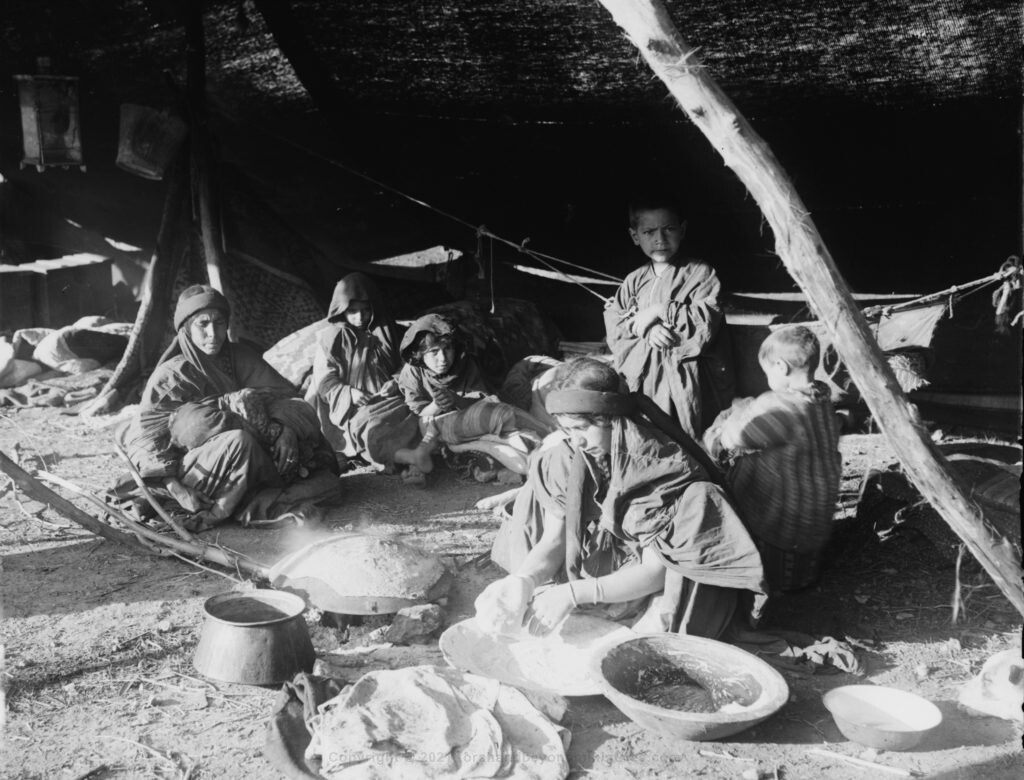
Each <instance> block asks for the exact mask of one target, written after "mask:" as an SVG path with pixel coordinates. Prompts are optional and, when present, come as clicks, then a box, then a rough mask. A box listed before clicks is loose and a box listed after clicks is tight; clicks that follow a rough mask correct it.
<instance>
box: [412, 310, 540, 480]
mask: <svg viewBox="0 0 1024 780" xmlns="http://www.w3.org/2000/svg"><path fill="white" fill-rule="evenodd" d="M401 355H402V358H403V359H404V360H405V362H406V364H405V366H404V367H403V368H402V371H401V373H400V374H399V376H398V385H399V387H400V388H401V390H402V393H403V394H404V395H405V403H406V405H407V406H408V407H409V408H410V409H411V410H412V411H413V413H414V414H417V415H419V420H420V433H421V434H422V437H423V438H422V439H421V440H420V443H419V444H418V445H417V446H416V447H414V448H402V449H399V450H398V451H397V452H395V455H394V460H395V463H405V464H408V465H409V467H410V468H409V471H408V472H406V475H405V476H406V479H407V481H410V482H421V481H422V475H423V474H426V473H428V472H430V471H432V470H433V468H434V464H433V455H434V453H435V452H437V451H438V449H440V447H441V445H442V444H446V445H448V446H449V448H451V449H455V450H459V449H464V448H470V449H477V450H479V451H481V452H484V453H485V454H488V455H490V456H491V457H494V458H495V459H496V460H498V461H499V462H501V464H502V465H503V466H505V468H508V469H510V470H511V471H514V472H516V473H518V474H524V473H525V472H526V455H527V454H528V452H529V450H530V448H531V444H532V443H537V442H539V441H540V435H539V434H538V432H535V431H533V430H530V428H531V426H530V424H529V421H528V420H527V419H526V417H528V416H524V415H521V414H518V413H517V410H516V409H515V408H514V407H512V406H510V405H509V404H506V403H502V402H500V401H499V400H498V399H497V396H495V395H493V394H492V393H491V392H490V388H488V387H487V385H486V383H485V382H484V378H483V375H482V374H481V373H480V369H479V367H478V366H477V364H476V362H475V361H474V360H473V358H472V357H471V356H470V355H469V354H467V352H466V349H465V347H464V346H463V344H462V341H461V339H460V338H459V335H458V332H457V331H456V329H455V327H454V326H453V325H452V324H451V322H449V321H448V320H447V319H445V318H444V317H443V316H441V315H440V314H427V315H424V316H423V317H420V318H419V319H418V320H416V321H415V322H414V323H413V324H412V325H411V326H410V327H409V330H408V331H406V334H405V336H404V337H403V338H402V346H401Z"/></svg>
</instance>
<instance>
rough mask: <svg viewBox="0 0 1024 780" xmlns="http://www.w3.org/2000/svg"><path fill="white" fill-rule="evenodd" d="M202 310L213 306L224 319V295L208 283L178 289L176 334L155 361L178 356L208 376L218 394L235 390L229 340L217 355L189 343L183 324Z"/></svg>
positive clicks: (227, 310) (189, 337)
mask: <svg viewBox="0 0 1024 780" xmlns="http://www.w3.org/2000/svg"><path fill="white" fill-rule="evenodd" d="M203 309H217V310H218V311H220V312H223V314H224V317H225V318H226V317H228V316H229V315H230V311H231V310H230V307H229V306H228V300H227V298H225V297H224V294H223V293H221V292H218V291H217V290H215V289H213V288H212V287H210V285H208V284H193V285H191V286H190V287H186V288H185V289H184V290H182V291H181V294H180V295H179V296H178V303H177V305H176V306H175V308H174V327H175V329H176V330H177V331H178V333H177V336H176V337H175V338H174V340H173V341H171V343H170V345H169V346H168V347H167V349H166V350H165V351H164V354H163V355H161V356H160V360H159V361H158V362H159V363H164V362H165V361H168V360H170V359H171V358H174V357H176V356H178V355H182V356H184V358H185V362H187V363H191V364H192V365H193V366H195V367H196V368H197V369H198V370H199V371H201V372H202V373H203V374H205V375H206V376H207V378H209V379H210V381H211V382H212V383H213V384H214V386H215V387H216V388H217V391H218V393H227V392H230V391H232V390H235V389H236V386H237V383H236V382H235V379H234V367H233V361H232V357H231V342H230V341H225V342H224V346H223V347H222V348H221V350H220V353H219V354H217V355H212V356H211V355H205V354H203V352H202V350H200V349H198V348H196V346H195V344H193V343H192V336H191V335H190V334H189V332H188V328H187V327H186V326H187V325H188V321H189V319H190V318H191V317H193V316H194V315H195V314H196V313H198V312H200V311H202V310H203Z"/></svg>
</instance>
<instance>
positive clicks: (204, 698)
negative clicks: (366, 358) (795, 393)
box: [0, 409, 1024, 780]
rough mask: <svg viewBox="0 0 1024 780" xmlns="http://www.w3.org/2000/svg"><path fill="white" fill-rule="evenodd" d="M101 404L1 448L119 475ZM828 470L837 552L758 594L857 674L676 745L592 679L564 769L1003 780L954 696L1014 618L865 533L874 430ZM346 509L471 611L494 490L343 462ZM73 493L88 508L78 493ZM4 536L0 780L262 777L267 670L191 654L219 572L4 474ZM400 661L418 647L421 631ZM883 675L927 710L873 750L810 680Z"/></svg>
mask: <svg viewBox="0 0 1024 780" xmlns="http://www.w3.org/2000/svg"><path fill="white" fill-rule="evenodd" d="M106 423H108V421H103V420H94V421H87V420H83V419H80V418H77V417H74V416H68V415H62V414H60V412H59V410H54V409H46V410H39V409H32V410H21V411H11V410H7V411H4V412H2V413H0V450H2V451H3V452H4V453H6V454H8V455H9V456H12V457H13V456H14V455H15V453H16V452H17V453H18V457H19V458H20V460H21V462H22V463H23V464H25V465H26V467H28V468H42V467H43V465H45V469H46V470H48V471H51V472H53V473H55V474H58V475H60V476H63V477H65V478H67V479H70V480H72V481H74V482H75V483H77V484H79V485H82V486H85V487H88V488H90V489H94V490H97V491H99V490H102V489H103V488H105V487H106V486H107V485H109V484H110V483H111V482H112V480H113V479H114V477H115V475H116V474H118V473H119V472H120V471H121V467H120V462H119V460H118V459H117V457H116V455H115V454H114V453H113V450H112V447H111V444H110V435H109V432H110V427H109V424H106ZM843 454H844V462H845V482H844V491H843V496H842V508H841V511H840V514H839V517H838V523H839V526H838V532H837V537H836V541H835V544H834V550H833V560H832V563H831V565H830V568H829V569H828V571H827V573H826V575H825V576H824V578H823V580H822V582H821V584H820V586H818V587H815V588H812V589H810V590H808V591H806V592H802V593H798V594H791V595H789V596H788V597H786V598H785V599H784V600H782V601H778V602H775V603H774V604H773V605H772V607H771V608H770V611H769V614H768V622H769V623H770V624H772V625H775V626H778V627H784V628H789V629H796V630H800V631H804V632H807V633H811V634H814V635H816V636H823V635H830V636H835V637H839V638H843V637H850V638H853V639H856V640H858V641H860V642H862V643H864V644H865V646H867V647H870V648H871V649H870V650H864V651H862V652H861V660H862V661H863V662H864V664H865V665H866V674H865V675H864V676H863V677H854V676H851V675H847V674H842V673H837V674H829V675H813V676H806V675H795V674H791V673H790V674H787V675H786V680H787V682H788V684H789V687H790V691H791V696H790V700H789V702H788V703H787V704H786V705H785V706H784V707H783V708H782V709H781V710H780V711H779V712H778V713H777V714H776V715H774V716H773V717H771V718H770V719H769V720H767V721H765V722H764V723H762V724H761V725H759V726H757V727H755V728H752V729H749V730H747V731H745V732H742V733H740V734H738V735H736V736H734V737H730V738H727V739H726V740H724V741H719V742H710V743H707V742H705V743H698V742H673V741H670V740H668V739H666V738H662V737H660V736H656V735H654V734H652V733H649V732H648V731H645V730H644V729H643V728H642V727H640V726H638V725H636V724H634V723H633V722H632V721H630V720H629V719H628V718H626V717H625V716H624V715H622V714H621V713H620V712H619V711H618V710H617V709H615V708H614V707H613V706H612V705H611V704H610V703H609V702H607V701H606V700H604V699H603V698H601V697H596V696H595V697H584V698H573V699H570V700H569V705H570V706H569V710H568V713H567V715H566V719H565V724H566V725H567V726H568V727H569V728H570V729H571V732H572V743H571V746H570V748H569V752H568V755H569V763H570V766H571V768H572V774H571V777H574V778H583V777H607V778H622V777H692V776H702V777H709V778H718V777H735V778H740V777H744V778H748V777H753V776H754V775H755V774H758V773H759V774H760V777H769V778H770V777H779V778H782V777H785V778H794V779H795V778H820V777H830V778H851V779H852V778H862V777H871V776H872V775H876V776H879V777H881V776H897V774H898V773H892V774H890V773H887V772H882V771H880V770H878V769H870V768H863V767H858V766H853V765H850V764H847V763H845V762H842V761H841V760H839V759H838V758H834V757H823V756H821V755H818V754H814V753H812V752H810V751H811V750H812V749H815V748H819V749H820V748H825V749H827V750H830V751H833V752H834V753H837V754H841V755H842V756H850V757H860V758H862V759H868V760H872V761H875V762H877V763H880V764H883V765H885V766H886V767H890V768H895V769H900V770H906V771H905V772H903V774H904V776H908V774H909V773H915V774H916V773H922V774H923V775H927V776H928V777H933V778H971V779H972V780H975V779H976V778H1014V779H1015V778H1018V777H1020V776H1021V772H1022V768H1024V759H1022V753H1021V744H1022V743H1021V730H1020V729H1019V728H1018V727H1017V726H1015V725H1012V724H1011V723H1009V722H1007V721H1003V720H999V719H996V718H992V717H970V716H968V715H967V714H965V713H963V712H962V711H960V710H959V709H958V707H957V704H956V700H957V693H958V690H959V688H960V687H961V686H962V685H963V683H964V682H966V681H967V680H968V679H969V678H970V677H971V676H972V675H974V674H975V673H976V672H977V671H978V669H979V668H980V666H981V664H982V663H983V662H984V661H985V659H987V658H988V657H989V656H990V655H991V654H993V653H994V652H996V651H998V650H1002V649H1005V648H1009V647H1013V646H1017V647H1019V642H1020V630H1021V622H1020V616H1019V615H1017V614H1016V612H1015V611H1014V610H1013V608H1012V607H1011V606H1010V604H1009V603H1008V602H1007V601H1006V599H1005V598H1004V597H1003V596H1002V595H1001V594H1000V593H999V591H998V590H997V589H996V588H995V586H993V585H992V584H991V582H990V581H989V580H988V579H987V578H986V577H985V576H984V575H983V574H982V573H980V570H979V568H978V567H977V565H975V564H974V563H973V561H965V563H964V565H963V566H962V567H961V569H960V571H959V583H960V596H961V598H962V600H963V606H962V608H961V610H960V613H959V617H958V619H957V621H956V622H954V621H953V617H952V609H951V603H952V601H953V598H954V593H955V592H956V588H957V582H958V574H957V570H956V567H955V565H954V563H953V562H952V561H951V560H949V559H948V558H946V557H943V556H941V555H939V554H938V552H937V550H936V549H935V548H934V547H933V546H932V545H931V543H930V542H929V541H928V540H927V539H926V538H924V537H923V536H921V535H920V534H916V533H913V532H912V531H909V530H898V531H897V532H895V533H892V534H890V535H888V536H887V537H886V539H885V540H884V541H881V540H880V539H879V538H878V536H877V535H876V534H875V533H874V532H873V531H872V529H871V528H866V527H864V525H863V522H862V523H861V525H858V523H857V522H856V521H855V520H854V509H855V505H856V501H857V488H858V486H859V483H860V479H861V477H862V476H863V474H864V473H865V471H866V470H867V469H868V468H869V467H870V466H872V465H877V466H882V465H885V464H887V463H890V462H893V460H894V458H893V455H892V453H891V451H890V450H889V448H888V447H887V445H886V443H885V440H884V438H883V437H881V436H880V435H857V436H846V437H844V438H843ZM343 481H344V486H345V489H346V501H345V503H344V505H343V506H342V507H341V508H339V509H336V510H334V511H332V512H331V513H330V515H329V516H328V517H327V519H326V521H325V528H324V529H321V531H320V532H322V533H323V532H327V531H331V530H338V529H345V528H369V529H373V530H375V531H380V532H386V533H393V534H396V535H398V536H400V537H402V538H403V539H406V540H409V541H414V542H416V543H418V544H420V545H422V546H423V547H425V548H427V549H429V550H432V551H436V552H437V553H439V554H441V555H443V556H444V557H445V559H446V560H447V561H448V562H449V563H450V564H451V566H452V568H453V569H454V570H455V571H456V572H457V577H456V584H455V587H454V590H453V592H452V595H451V597H450V599H449V601H448V603H447V605H446V611H447V620H448V622H449V623H451V622H455V621H458V620H460V619H462V618H464V617H466V616H468V615H470V614H471V612H472V602H473V598H474V597H475V595H476V594H477V593H478V592H479V590H480V589H481V588H482V587H483V586H484V585H485V584H486V583H487V582H489V581H490V580H492V579H494V578H496V577H497V576H498V574H499V572H498V570H497V569H496V568H495V567H494V566H493V564H490V563H488V562H487V560H486V557H481V556H482V555H483V554H485V553H486V552H487V550H488V549H489V545H490V542H491V540H492V539H493V536H494V533H495V530H496V528H497V521H496V519H495V518H494V517H493V516H492V515H491V514H490V513H489V512H484V511H480V510H477V509H475V508H474V504H475V502H476V501H477V500H478V499H480V498H481V497H483V496H486V495H490V494H493V493H495V492H498V491H499V490H500V489H502V488H499V487H495V486H493V485H480V484H476V483H472V482H467V481H463V480H461V479H460V478H459V477H457V476H455V475H454V474H451V473H449V472H441V473H438V474H437V475H436V476H435V477H434V478H433V479H432V480H431V483H430V484H429V485H428V487H427V488H426V489H416V488H413V487H408V486H405V485H403V484H402V482H401V481H400V480H399V479H398V478H397V477H389V476H384V475H378V474H371V473H366V472H365V471H364V472H356V473H350V474H348V475H346V476H345V477H343ZM76 503H78V504H79V505H80V506H82V507H83V508H86V507H87V506H88V505H86V504H84V503H82V502H81V501H78V500H76ZM309 533H310V532H308V531H304V530H296V529H294V528H285V529H277V530H245V529H241V528H237V527H228V528H224V529H223V530H221V531H218V532H211V536H212V537H216V538H217V539H219V541H220V542H222V543H223V544H225V545H227V546H229V547H232V548H234V549H237V550H240V551H243V552H247V553H249V554H251V555H252V556H253V557H255V558H257V559H259V560H262V561H265V562H272V561H273V560H275V559H277V558H278V557H279V556H280V555H282V554H283V553H284V552H286V551H287V550H289V549H293V548H294V547H295V546H296V544H299V543H301V542H302V541H306V540H307V539H308V538H309ZM0 551H2V553H3V572H2V575H3V579H2V599H3V601H2V604H3V640H2V641H3V645H4V653H5V658H4V667H3V679H4V683H5V688H6V726H5V729H4V736H3V738H4V743H5V744H4V745H3V751H2V756H3V758H2V761H3V776H4V777H12V778H13V777H19V778H48V779H49V778H67V779H70V778H84V777H86V776H88V777H92V778H104V777H167V778H170V777H174V778H185V777H193V778H214V777H239V778H242V777H248V778H269V777H275V776H277V773H276V772H275V771H274V769H273V767H272V766H271V765H270V764H269V763H268V762H267V760H266V759H265V758H264V756H263V752H262V749H263V743H264V736H265V731H266V726H267V720H268V717H269V715H270V710H271V705H272V702H273V700H274V698H275V696H276V694H277V689H276V688H274V687H267V688H262V687H247V686H242V685H233V684H223V683H214V682H210V681H207V680H205V679H203V678H201V677H200V676H199V675H198V673H197V672H196V671H195V670H194V669H193V667H192V658H193V653H194V650H195V648H196V644H197V641H198V639H199V632H200V626H201V623H202V615H203V602H204V600H205V599H207V598H208V597H210V596H212V595H214V594H217V593H222V592H224V591H226V590H229V589H230V588H232V587H233V584H232V583H231V582H230V581H229V580H228V579H225V577H224V576H223V575H218V574H217V573H212V572H205V571H201V570H199V569H197V568H194V567H192V566H190V565H188V564H186V563H183V562H182V561H180V560H176V559H173V558H159V557H146V556H143V555H141V554H139V553H136V552H133V551H131V550H129V549H127V548H124V547H121V546H119V545H116V544H113V543H110V542H106V541H103V540H100V539H98V538H96V537H94V536H92V535H91V534H90V533H88V532H87V531H85V530H83V529H81V528H80V527H78V526H76V525H73V524H71V523H70V522H69V521H67V520H65V519H64V518H62V517H60V516H58V515H57V514H55V513H54V512H53V511H52V510H49V509H46V508H44V507H41V506H40V505H39V504H35V503H33V502H31V501H29V500H27V499H25V497H24V496H23V495H21V494H20V493H18V492H17V491H15V490H12V489H11V485H10V483H9V481H8V480H6V479H5V478H4V477H2V476H0ZM309 622H310V623H311V625H310V630H311V634H312V637H313V642H314V645H315V648H316V650H317V653H318V654H326V653H329V652H331V651H335V650H339V649H346V648H351V647H355V646H359V645H360V644H366V643H368V642H371V641H380V640H379V639H377V640H374V638H373V637H372V636H370V634H371V632H372V631H373V629H375V628H377V627H380V626H381V625H385V624H386V623H387V619H386V618H381V617H375V618H368V619H366V621H365V622H364V624H363V625H362V626H358V627H350V628H349V629H347V630H342V629H337V628H328V627H324V626H322V625H320V621H319V620H317V618H316V616H315V615H311V616H310V618H309ZM406 657H407V658H408V659H409V660H410V661H415V660H422V661H424V662H436V661H437V660H438V658H439V654H438V651H437V647H436V644H434V645H426V646H419V647H413V648H410V649H409V650H408V652H407V653H406ZM851 683H868V684H878V685H890V686H893V687H896V688H900V689H903V690H907V691H912V692H915V693H918V694H920V695H922V696H924V697H926V698H928V699H930V700H931V701H933V702H935V703H936V704H937V705H938V707H939V709H940V710H941V711H942V714H943V718H944V720H943V722H942V724H941V725H940V726H939V727H938V728H937V729H935V730H934V731H933V732H931V733H930V734H929V735H928V736H926V737H925V739H924V741H923V742H922V743H921V744H920V745H919V746H918V747H916V748H914V749H912V750H909V751H906V752H878V753H875V752H871V751H867V750H866V749H865V748H863V747H861V746H859V745H857V744H855V743H852V742H850V741H848V740H846V739H845V738H844V737H843V736H842V735H841V734H840V733H839V731H838V730H837V728H836V726H835V724H834V722H833V721H832V719H831V717H830V715H829V713H828V712H827V711H826V710H825V708H824V706H823V705H822V701H821V696H822V694H823V693H825V692H826V691H828V690H830V689H832V688H835V687H837V686H840V685H846V684H851Z"/></svg>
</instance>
